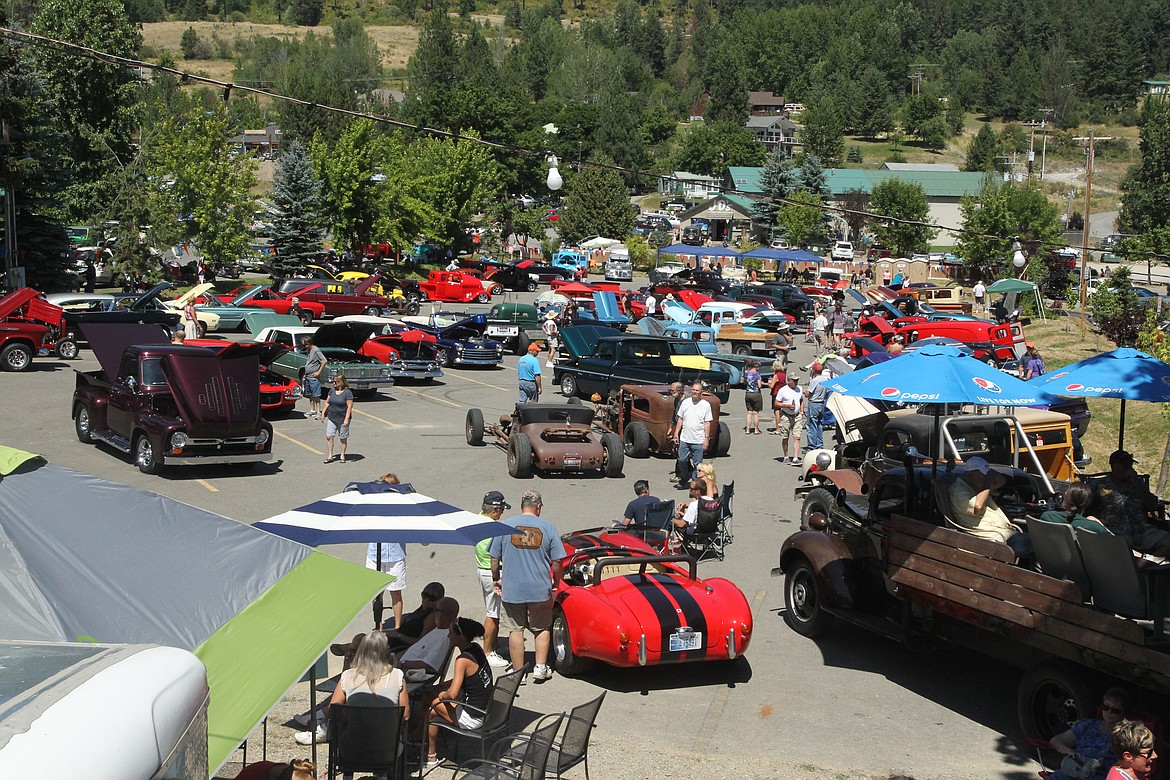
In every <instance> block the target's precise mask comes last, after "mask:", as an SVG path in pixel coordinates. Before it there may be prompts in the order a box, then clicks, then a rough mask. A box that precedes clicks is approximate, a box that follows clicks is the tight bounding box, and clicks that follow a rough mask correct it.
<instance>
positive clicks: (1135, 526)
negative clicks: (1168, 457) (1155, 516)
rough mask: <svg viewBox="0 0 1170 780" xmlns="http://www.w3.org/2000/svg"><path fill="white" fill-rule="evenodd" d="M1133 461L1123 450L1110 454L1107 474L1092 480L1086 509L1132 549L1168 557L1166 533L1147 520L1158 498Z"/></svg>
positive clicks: (1169, 540)
mask: <svg viewBox="0 0 1170 780" xmlns="http://www.w3.org/2000/svg"><path fill="white" fill-rule="evenodd" d="M1135 462H1136V461H1134V459H1133V455H1130V454H1129V453H1128V452H1126V451H1125V450H1117V451H1116V452H1114V453H1113V454H1112V455H1110V456H1109V474H1108V475H1106V476H1105V477H1104V478H1102V479H1101V480H1099V481H1098V482H1097V483H1096V486H1095V487H1096V495H1095V496H1094V498H1093V502H1092V503H1091V504H1090V505H1089V508H1090V509H1091V510H1092V512H1093V514H1095V515H1096V516H1097V517H1099V518H1101V522H1102V523H1103V524H1104V525H1105V527H1106V528H1108V529H1109V530H1110V531H1112V532H1113V533H1115V534H1117V535H1118V536H1124V537H1125V538H1126V539H1127V540H1129V544H1130V546H1131V547H1133V549H1135V550H1137V551H1139V552H1145V553H1150V554H1151V555H1157V556H1160V557H1162V558H1167V557H1170V532H1167V531H1163V530H1162V529H1161V528H1157V527H1155V526H1153V525H1150V524H1149V522H1148V520H1149V516H1150V514H1151V513H1153V512H1157V511H1158V509H1159V503H1158V497H1157V496H1155V495H1154V494H1153V493H1151V492H1150V488H1149V485H1148V483H1146V482H1145V480H1143V479H1142V477H1141V475H1140V474H1138V473H1137V471H1135V470H1134V467H1133V464H1134V463H1135Z"/></svg>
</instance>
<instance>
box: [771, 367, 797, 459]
mask: <svg viewBox="0 0 1170 780" xmlns="http://www.w3.org/2000/svg"><path fill="white" fill-rule="evenodd" d="M799 381H800V378H799V377H798V376H796V374H794V373H793V374H789V375H788V384H787V385H786V386H785V387H782V388H780V390H779V391H777V393H776V406H777V408H778V409H779V411H780V425H779V427H778V428H777V429H776V430H775V431H774V433H775V435H777V436H779V437H780V448H781V449H782V450H783V452H784V457H782V458H781V459H780V462H781V463H799V462H800V432H799V430H798V429H797V427H796V418H797V416H798V415H799V414H800V410H801V408H802V406H803V404H804V393H803V392H802V391H801V389H800V388H799V387H797V384H798V383H799ZM794 433H795V434H796V442H795V444H794V447H795V450H794V453H793V456H792V457H791V458H789V457H788V440H789V439H790V438H792V435H793V434H794Z"/></svg>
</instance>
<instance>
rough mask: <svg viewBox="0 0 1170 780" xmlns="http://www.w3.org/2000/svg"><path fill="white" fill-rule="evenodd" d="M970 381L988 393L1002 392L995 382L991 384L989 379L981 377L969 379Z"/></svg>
mask: <svg viewBox="0 0 1170 780" xmlns="http://www.w3.org/2000/svg"><path fill="white" fill-rule="evenodd" d="M971 381H972V382H974V383H975V384H976V385H978V386H979V387H982V388H983V389H984V390H986V391H987V392H989V393H999V392H1002V391H1001V389H1000V387H999V385H997V384H996V383H995V382H992V381H991V380H990V379H984V378H983V377H981V376H973V377H971Z"/></svg>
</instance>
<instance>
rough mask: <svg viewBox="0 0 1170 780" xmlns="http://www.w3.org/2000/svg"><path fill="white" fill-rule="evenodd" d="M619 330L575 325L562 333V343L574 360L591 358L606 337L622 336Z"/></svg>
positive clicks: (600, 326)
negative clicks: (598, 344) (601, 340)
mask: <svg viewBox="0 0 1170 780" xmlns="http://www.w3.org/2000/svg"><path fill="white" fill-rule="evenodd" d="M620 335H622V333H621V331H619V330H618V329H617V328H607V327H606V326H604V325H574V326H572V327H569V328H565V329H563V330H562V331H561V343H562V344H564V345H565V349H567V350H569V354H570V355H572V356H573V358H574V359H577V358H583V357H589V356H590V355H592V354H593V350H594V349H595V348H596V347H597V342H598V341H599V340H600V339H602V338H604V337H606V336H620Z"/></svg>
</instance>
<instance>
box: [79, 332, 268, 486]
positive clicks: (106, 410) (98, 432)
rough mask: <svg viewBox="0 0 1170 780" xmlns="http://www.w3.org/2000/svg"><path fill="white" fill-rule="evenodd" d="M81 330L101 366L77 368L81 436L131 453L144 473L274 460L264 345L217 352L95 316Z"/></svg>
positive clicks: (163, 333)
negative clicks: (265, 402) (263, 380)
mask: <svg viewBox="0 0 1170 780" xmlns="http://www.w3.org/2000/svg"><path fill="white" fill-rule="evenodd" d="M81 331H82V334H83V335H84V336H85V339H86V341H88V342H89V345H90V347H91V348H92V349H93V351H94V354H96V355H97V358H98V363H99V364H101V370H100V371H78V372H77V385H76V388H75V389H74V391H73V423H74V429H75V431H76V433H77V439H78V441H80V442H82V443H83V444H93V443H94V442H96V441H99V440H100V441H103V442H105V443H106V444H109V445H110V446H112V447H114V448H116V449H119V450H121V451H122V452H126V453H129V454H130V455H131V457H133V458H134V465H136V466H137V467H138V469H139V471H141V472H143V473H144V474H157V473H158V472H159V471H160V470H161V469H162V467H163V466H195V465H205V464H225V463H226V464H251V463H259V462H262V461H269V460H272V424H271V423H269V422H268V421H267V420H265V419H263V418H262V417H261V416H260V361H259V358H258V357H257V354H258V352H259V351H260V350H261V349H263V346H262V345H247V344H233V345H232V346H230V347H228V348H227V349H224V350H222V351H221V352H218V353H216V352H214V351H212V350H210V349H206V348H204V347H188V346H178V345H173V344H171V342H170V338H169V337H168V336H167V334H166V332H165V331H164V330H163V329H162V328H161V327H160V326H158V325H134V324H126V323H92V324H89V325H82V326H81Z"/></svg>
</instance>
